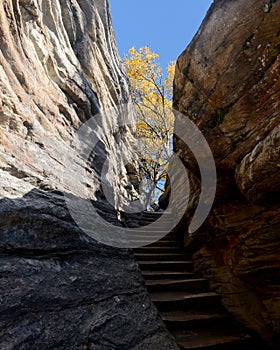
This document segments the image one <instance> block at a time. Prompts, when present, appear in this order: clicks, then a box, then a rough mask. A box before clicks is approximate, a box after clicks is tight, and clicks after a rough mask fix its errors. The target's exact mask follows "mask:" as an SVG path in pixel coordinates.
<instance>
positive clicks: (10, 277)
mask: <svg viewBox="0 0 280 350" xmlns="http://www.w3.org/2000/svg"><path fill="white" fill-rule="evenodd" d="M0 86H1V89H0V94H1V95H0V129H1V130H0V176H1V180H0V196H1V198H0V217H1V219H0V256H1V265H0V300H1V312H0V348H1V349H3V350H4V349H17V350H18V349H36V350H37V349H94V350H101V349H102V350H105V349H119V350H124V349H134V350H136V349H137V350H140V349H145V350H146V349H159V348H160V349H168V350H170V349H177V347H176V345H175V344H174V342H173V340H172V339H171V338H170V336H169V335H168V334H167V333H166V331H165V328H164V327H163V326H162V323H161V321H160V319H159V317H158V314H157V311H156V310H155V309H154V307H153V305H152V304H151V301H150V299H149V297H148V295H147V292H146V289H145V287H144V284H143V280H142V278H141V275H140V273H139V270H138V268H137V265H136V264H135V263H134V260H133V257H132V254H131V252H130V251H129V250H125V249H117V248H110V247H109V246H104V245H101V244H99V243H97V242H96V241H94V240H93V239H92V238H90V237H89V236H87V235H86V234H85V233H84V232H83V231H81V230H80V229H79V227H78V226H77V224H76V223H75V222H74V221H73V219H72V217H71V216H70V214H69V211H68V209H67V207H66V204H65V200H64V196H63V194H65V193H67V194H70V195H71V196H72V199H73V200H74V202H75V203H77V208H76V212H77V213H78V215H80V216H81V217H82V216H84V215H85V214H86V213H85V212H84V211H83V208H79V203H80V200H81V199H82V198H90V199H91V200H92V201H93V202H94V203H95V206H96V212H95V215H96V214H97V212H98V213H100V214H102V216H103V217H105V218H106V219H108V220H109V221H110V222H112V223H115V224H116V225H120V224H121V223H120V221H119V220H118V212H121V211H122V210H123V208H124V206H125V205H126V203H127V202H128V200H130V199H131V198H137V193H136V192H135V190H134V188H133V186H132V184H131V183H130V181H129V177H130V178H131V176H129V175H131V174H128V173H132V175H133V176H134V179H132V180H133V181H134V183H135V170H133V169H134V167H133V166H134V160H135V154H134V150H133V137H132V132H131V126H129V125H128V124H132V125H133V113H129V115H130V119H129V120H125V121H124V120H123V119H122V109H118V108H117V105H119V104H123V103H127V102H129V94H128V86H127V80H126V77H125V75H124V73H123V71H122V68H121V66H120V63H119V58H118V54H117V50H116V45H115V39H114V35H113V31H112V26H111V19H110V14H109V8H108V2H107V1H106V0H81V1H80V0H79V1H77V0H74V1H72V0H71V1H70V0H46V1H45V0H44V1H41V0H16V1H14V0H3V1H1V2H0ZM108 108H113V112H111V113H102V118H101V121H100V120H99V124H98V125H97V126H95V128H93V130H90V129H85V134H87V132H91V133H92V134H90V133H89V136H90V137H89V139H88V140H87V141H88V142H89V144H90V142H91V140H92V139H97V140H98V142H97V143H96V144H95V146H94V147H93V149H92V150H91V152H90V154H87V153H86V154H84V153H83V152H82V150H83V147H82V146H81V145H80V144H79V143H77V142H76V143H74V144H73V143H72V141H73V138H74V135H75V133H76V131H77V130H78V128H79V127H80V126H81V125H82V124H83V123H84V122H85V121H87V120H90V119H91V118H92V117H94V116H95V114H96V113H98V112H100V111H102V112H104V110H106V109H108ZM127 108H128V110H129V111H130V107H129V106H128V107H127ZM93 120H96V117H94V118H93ZM91 138H92V139H91ZM85 155H86V156H85ZM105 160H108V162H109V164H110V167H109V169H108V171H107V173H106V177H105V178H106V180H107V182H105V185H106V184H107V185H108V184H109V185H110V186H109V185H108V187H109V192H110V195H109V197H110V203H108V202H106V200H105V197H104V195H103V194H102V188H101V184H100V177H101V171H102V166H103V165H104V162H105ZM127 169H130V170H129V171H128V170H127ZM131 169H132V170H131ZM136 182H137V181H136Z"/></svg>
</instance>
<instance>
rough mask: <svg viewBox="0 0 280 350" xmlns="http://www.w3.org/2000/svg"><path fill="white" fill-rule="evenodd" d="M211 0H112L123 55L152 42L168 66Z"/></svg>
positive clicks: (199, 22)
mask: <svg viewBox="0 0 280 350" xmlns="http://www.w3.org/2000/svg"><path fill="white" fill-rule="evenodd" d="M211 3H212V0H171V1H170V0H110V4H111V14H112V20H113V26H114V30H115V35H116V39H117V45H118V48H119V53H120V56H121V58H123V56H124V54H125V53H127V51H128V49H129V48H130V47H132V46H135V47H136V48H139V47H142V46H149V47H150V48H151V49H152V51H154V52H156V53H158V54H159V55H160V63H161V65H162V67H163V68H165V67H166V66H167V65H168V63H169V62H170V61H171V60H175V59H176V58H177V57H178V56H179V55H180V53H181V52H182V51H183V50H184V49H185V48H186V47H187V45H188V44H189V42H190V41H191V39H192V38H193V36H194V35H195V33H196V32H197V30H198V28H199V26H200V24H201V22H202V20H203V18H204V17H205V15H206V12H207V10H208V8H209V7H210V5H211Z"/></svg>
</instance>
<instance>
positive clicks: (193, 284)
mask: <svg viewBox="0 0 280 350" xmlns="http://www.w3.org/2000/svg"><path fill="white" fill-rule="evenodd" d="M145 284H146V286H147V288H148V291H149V292H155V291H162V290H165V291H181V290H185V291H188V292H190V291H192V292H193V291H197V292H198V291H200V292H204V291H206V290H207V289H208V288H209V282H208V280H206V279H205V278H181V279H179V278H177V279H162V280H150V279H147V280H146V281H145Z"/></svg>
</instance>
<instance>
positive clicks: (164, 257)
mask: <svg viewBox="0 0 280 350" xmlns="http://www.w3.org/2000/svg"><path fill="white" fill-rule="evenodd" d="M134 257H135V259H136V261H138V260H139V261H144V260H149V261H154V260H156V261H173V262H175V261H184V259H185V258H186V256H185V254H183V253H134Z"/></svg>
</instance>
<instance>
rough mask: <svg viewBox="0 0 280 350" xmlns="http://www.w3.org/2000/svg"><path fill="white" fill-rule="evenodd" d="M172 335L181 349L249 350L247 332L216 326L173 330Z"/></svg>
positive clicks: (250, 338) (249, 337) (249, 339)
mask: <svg viewBox="0 0 280 350" xmlns="http://www.w3.org/2000/svg"><path fill="white" fill-rule="evenodd" d="M173 336H174V338H175V340H176V342H177V344H178V345H179V347H180V349H182V350H191V349H192V350H193V349H203V350H212V349H213V350H214V349H215V350H237V349H240V350H245V349H248V350H249V349H251V347H250V343H251V340H252V337H251V336H250V335H249V334H246V333H240V332H235V331H234V330H231V329H230V330H224V329H222V330H219V329H216V328H210V329H206V330H205V329H194V330H185V331H184V332H173ZM253 349H255V348H253Z"/></svg>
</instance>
